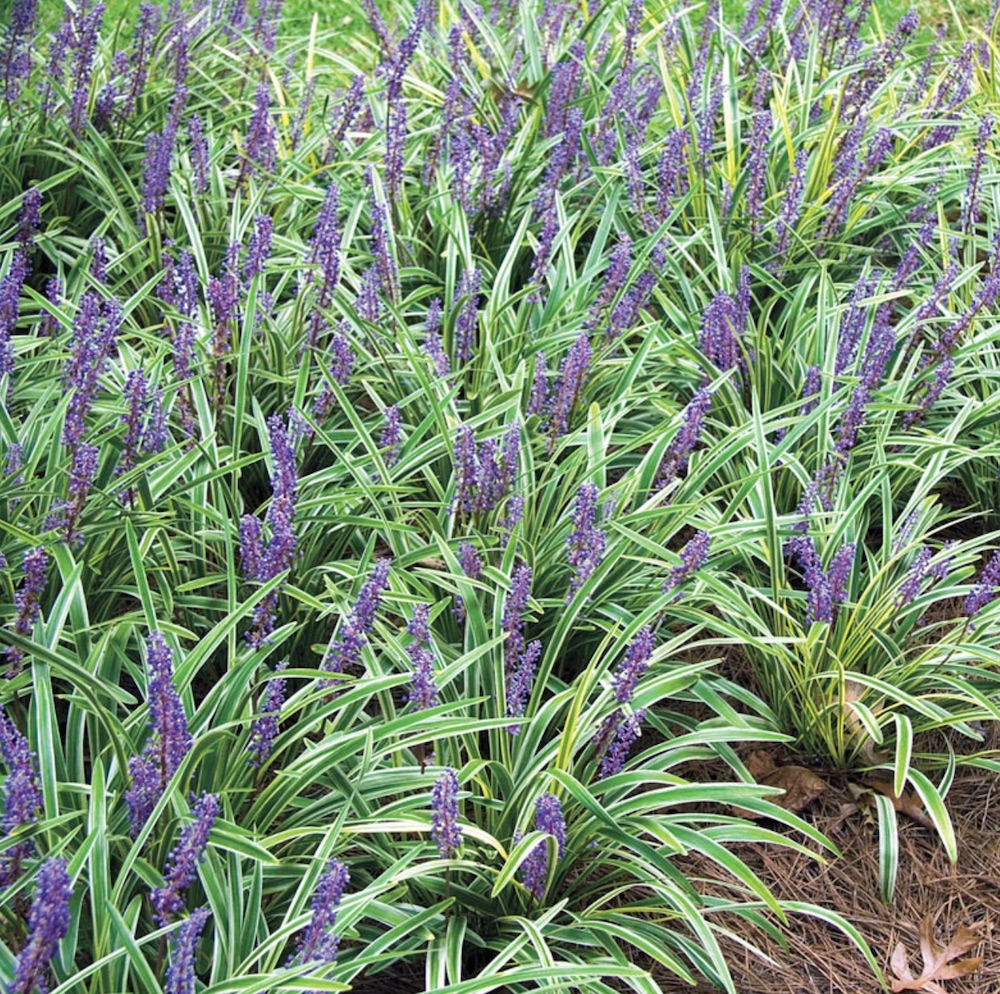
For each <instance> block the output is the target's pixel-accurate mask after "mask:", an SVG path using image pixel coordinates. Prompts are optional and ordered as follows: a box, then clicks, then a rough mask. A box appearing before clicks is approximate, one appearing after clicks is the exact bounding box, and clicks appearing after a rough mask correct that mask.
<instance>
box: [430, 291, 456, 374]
mask: <svg viewBox="0 0 1000 994" xmlns="http://www.w3.org/2000/svg"><path fill="white" fill-rule="evenodd" d="M440 327H441V300H440V298H438V297H435V298H434V299H433V300H432V301H431V302H430V305H429V306H428V308H427V318H426V320H425V323H424V351H425V352H426V353H427V355H428V356H430V359H431V362H433V363H434V370H435V372H436V373H437V374H438V376H441V377H444V376H447V375H448V374H449V373H450V372H451V362H450V361H449V360H448V355H447V353H446V352H445V350H444V346H443V345H442V344H441V336H440V334H439V333H438V329H439V328H440Z"/></svg>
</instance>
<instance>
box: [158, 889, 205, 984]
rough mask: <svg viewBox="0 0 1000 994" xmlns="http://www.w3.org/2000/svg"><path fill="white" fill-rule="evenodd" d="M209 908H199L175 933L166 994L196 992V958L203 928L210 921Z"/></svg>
mask: <svg viewBox="0 0 1000 994" xmlns="http://www.w3.org/2000/svg"><path fill="white" fill-rule="evenodd" d="M208 914H209V912H208V908H198V910H197V911H192V912H191V916H190V917H189V918H188V919H187V920H186V921H185V922H184V924H183V925H181V927H180V928H179V929H178V930H177V932H176V933H175V935H174V940H173V943H172V944H171V949H170V966H169V967H168V968H167V985H166V987H165V988H164V994H194V982H195V974H194V960H195V953H196V952H197V950H198V940H199V939H200V938H201V930H202V929H203V928H204V927H205V922H207V921H208Z"/></svg>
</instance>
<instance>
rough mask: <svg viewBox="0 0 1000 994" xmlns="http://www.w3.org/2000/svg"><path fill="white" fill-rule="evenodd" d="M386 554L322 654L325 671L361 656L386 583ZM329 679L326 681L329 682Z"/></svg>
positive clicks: (335, 669) (343, 667)
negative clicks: (335, 635)
mask: <svg viewBox="0 0 1000 994" xmlns="http://www.w3.org/2000/svg"><path fill="white" fill-rule="evenodd" d="M391 565H392V560H391V559H390V558H388V557H384V558H382V559H376V560H375V564H374V566H373V567H372V572H371V575H370V576H369V577H368V579H367V580H365V582H364V583H363V584H362V585H361V590H360V591H359V592H358V599H357V600H356V601H355V603H354V607H353V609H352V610H351V611H349V612H348V613H347V614H346V615H345V617H344V620H343V623H342V624H341V626H340V632H339V637H338V638H337V640H336V641H335V642H333V643H332V645H331V646H330V648H329V649H328V650H327V652H326V655H325V656H324V658H323V663H322V666H321V667H320V668H321V669H323V670H325V671H326V672H327V673H345V672H349V671H350V669H351V668H353V667H354V666H356V665H357V664H358V662H359V660H360V658H361V650H362V649H363V648H364V647H365V644H366V643H367V641H368V633H369V632H370V631H371V629H372V625H374V624H375V614H376V612H377V611H378V608H379V604H380V603H381V601H382V594H383V593H384V592H385V591H386V590H387V589H388V587H389V567H390V566H391ZM329 684H330V681H327V683H326V685H327V686H329Z"/></svg>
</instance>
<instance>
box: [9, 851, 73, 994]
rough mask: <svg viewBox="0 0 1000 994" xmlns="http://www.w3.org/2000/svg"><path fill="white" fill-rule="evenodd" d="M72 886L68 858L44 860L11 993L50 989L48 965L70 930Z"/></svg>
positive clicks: (39, 872)
mask: <svg viewBox="0 0 1000 994" xmlns="http://www.w3.org/2000/svg"><path fill="white" fill-rule="evenodd" d="M72 896H73V886H72V883H71V881H70V878H69V872H68V870H67V863H66V860H65V859H63V858H62V857H58V858H57V857H52V858H50V859H47V860H46V861H45V862H44V863H42V865H41V867H40V868H39V870H38V876H37V878H36V882H35V894H34V896H33V897H32V899H31V911H30V912H29V913H28V942H27V945H25V947H24V948H23V949H22V950H21V952H20V954H19V955H18V957H17V965H16V967H15V969H14V979H13V981H12V982H11V985H10V987H8V988H7V992H8V994H31V992H32V991H33V990H36V989H37V990H38V991H40V992H44V991H47V990H48V989H49V988H48V977H49V964H50V963H51V962H52V960H53V958H54V957H55V955H56V953H57V952H58V950H59V943H60V942H61V941H62V940H63V939H64V938H65V936H66V933H67V932H68V931H69V925H70V911H69V902H70V899H71V898H72Z"/></svg>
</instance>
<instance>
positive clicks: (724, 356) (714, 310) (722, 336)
mask: <svg viewBox="0 0 1000 994" xmlns="http://www.w3.org/2000/svg"><path fill="white" fill-rule="evenodd" d="M742 282H743V277H742V276H741V283H742ZM741 291H742V287H741ZM742 297H743V294H742V292H741V293H740V294H738V295H737V297H736V298H735V299H734V298H733V297H731V296H730V295H729V294H728V293H724V292H723V293H719V294H716V296H715V297H713V298H712V300H711V302H710V303H709V305H708V307H706V308H705V313H704V315H703V317H702V322H701V338H700V340H699V345H700V347H701V351H702V352H703V353H704V354H705V358H707V359H708V360H709V361H710V362H712V363H714V364H715V365H716V366H717V367H718V368H719V369H720V370H722V371H723V372H724V371H725V370H727V369H733V368H736V369H742V370H745V369H746V368H747V360H748V359H750V358H752V355H750V354H749V353H746V352H745V351H744V345H743V336H744V334H745V332H746V330H747V303H748V302H747V301H745V300H743V299H741V298H742Z"/></svg>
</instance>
